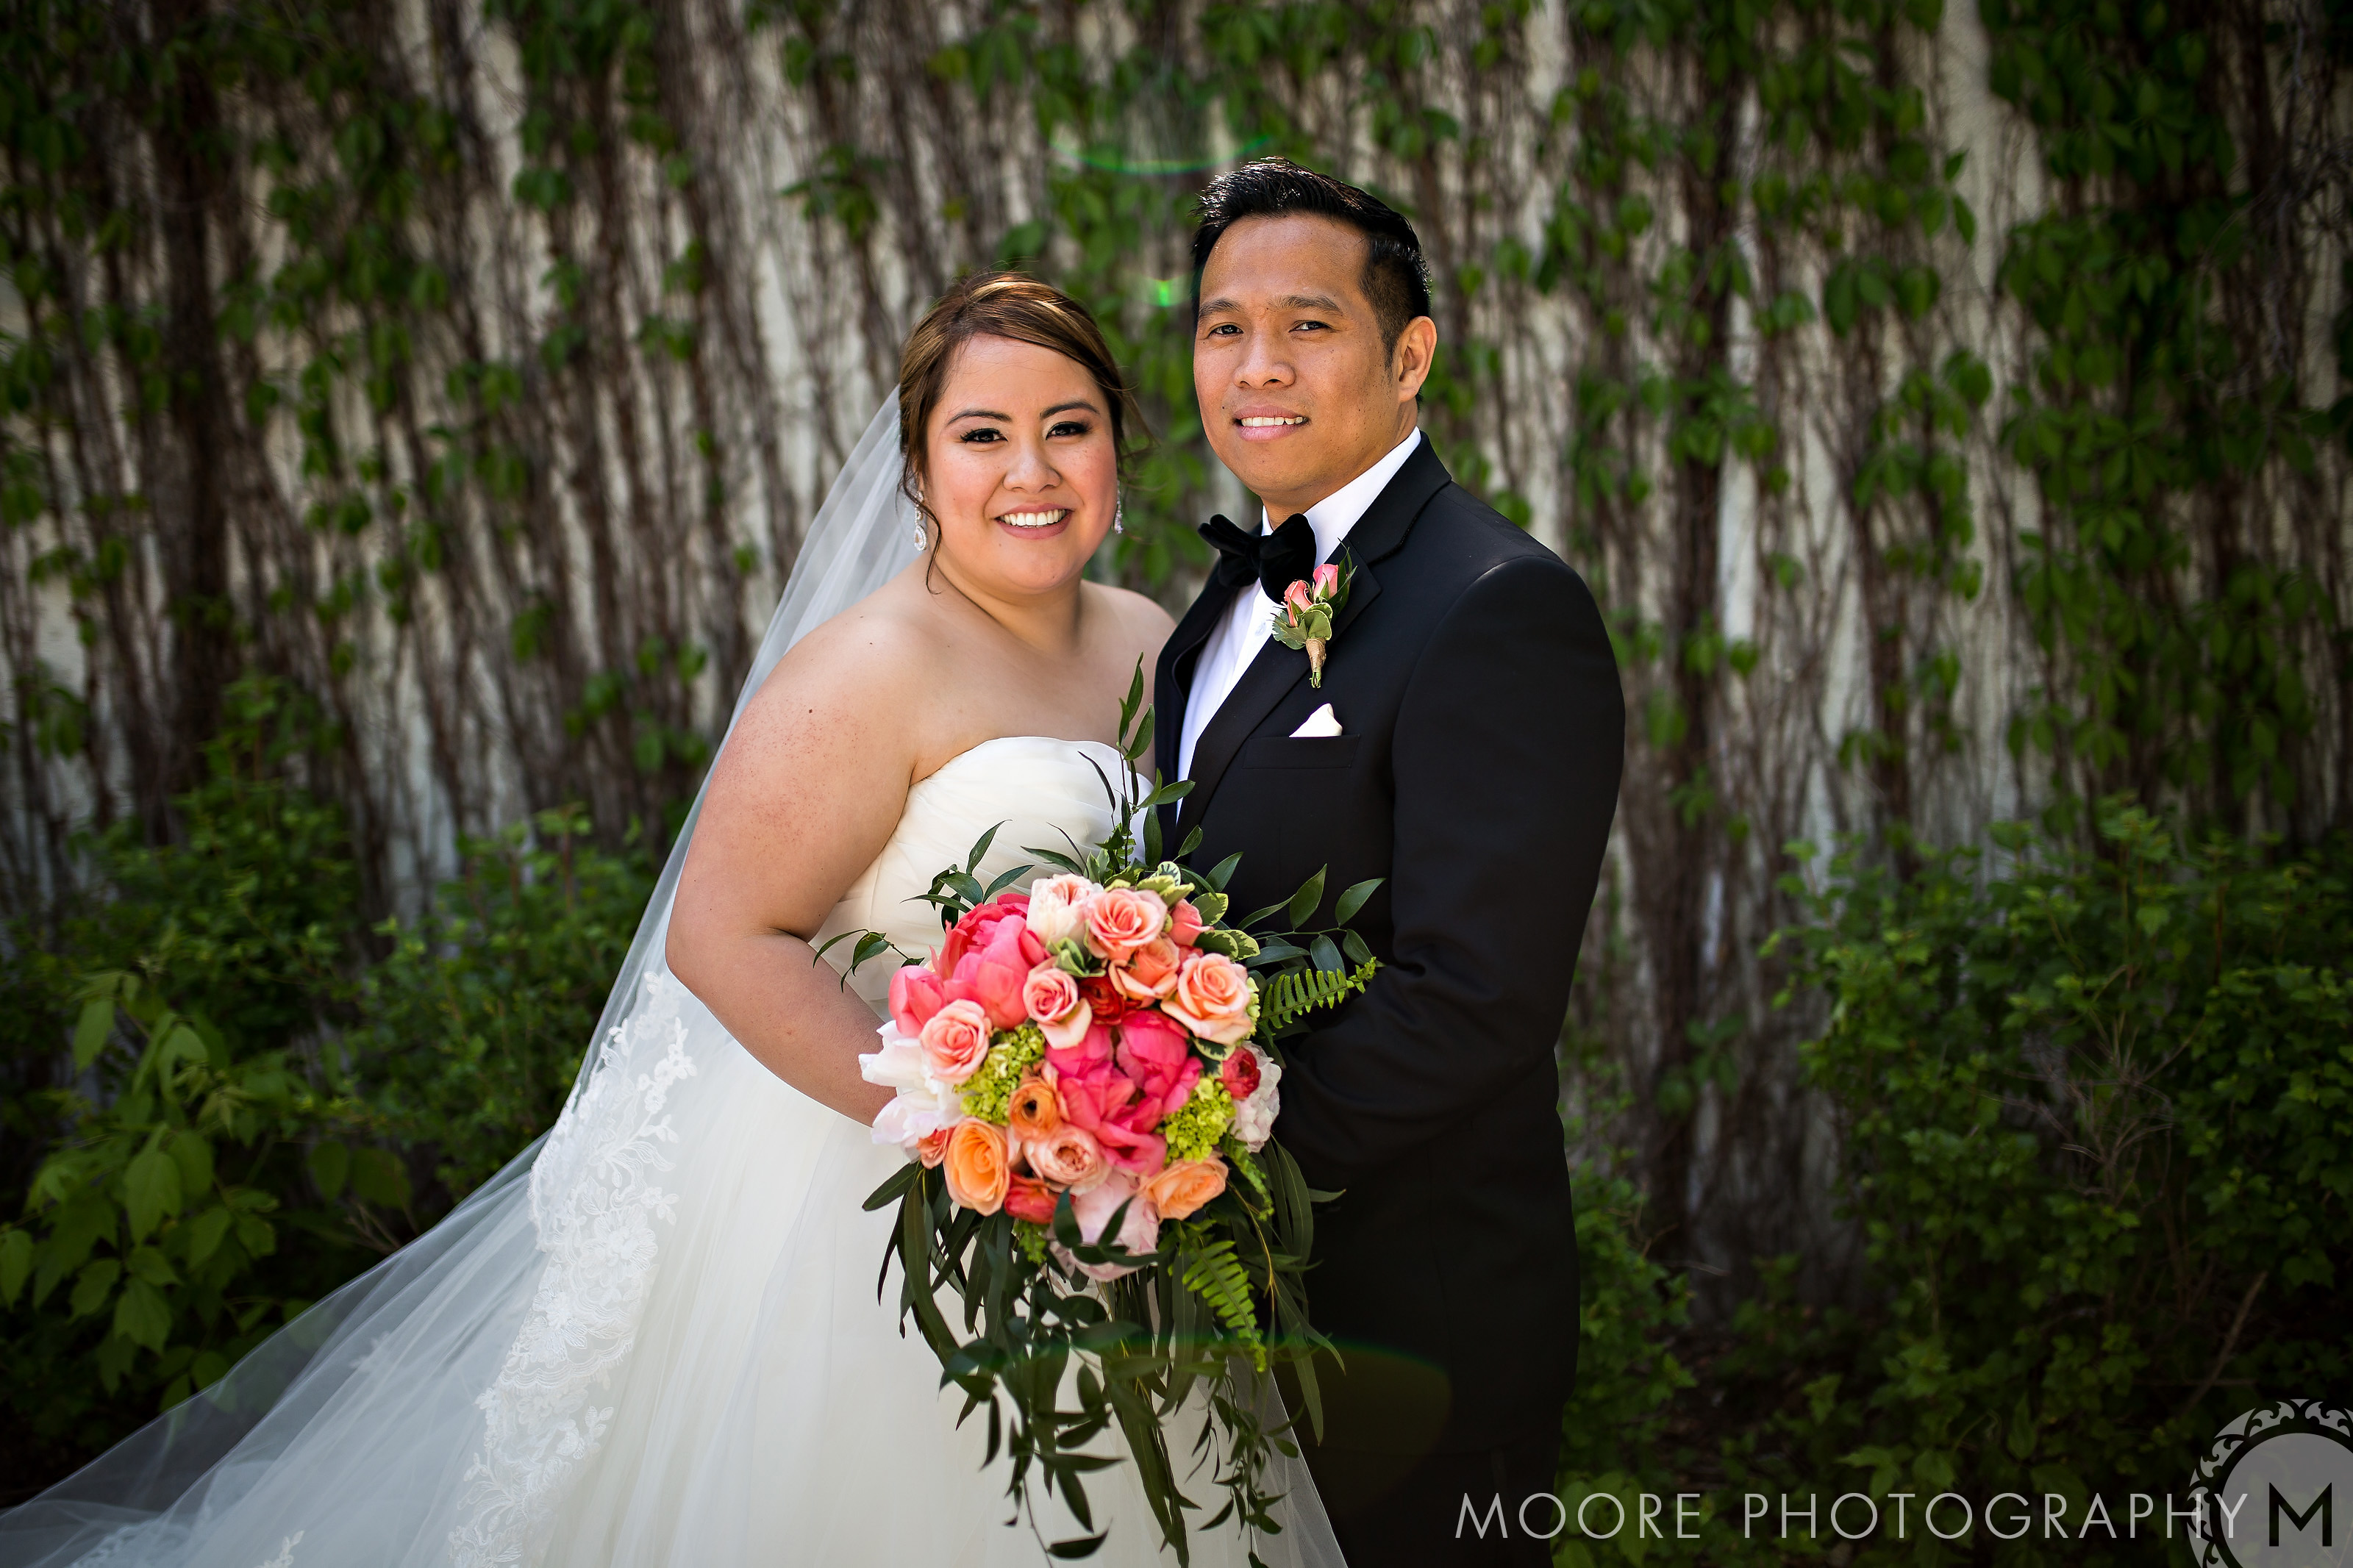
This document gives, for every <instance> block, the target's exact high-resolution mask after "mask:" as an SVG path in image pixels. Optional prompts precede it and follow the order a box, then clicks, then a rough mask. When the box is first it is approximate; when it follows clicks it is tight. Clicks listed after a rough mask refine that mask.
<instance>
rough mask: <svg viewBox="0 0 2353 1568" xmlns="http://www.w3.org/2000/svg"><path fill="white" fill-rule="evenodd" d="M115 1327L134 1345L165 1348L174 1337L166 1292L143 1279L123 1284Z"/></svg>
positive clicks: (117, 1303) (117, 1304) (116, 1306)
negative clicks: (165, 1297)
mask: <svg viewBox="0 0 2353 1568" xmlns="http://www.w3.org/2000/svg"><path fill="white" fill-rule="evenodd" d="M114 1331H115V1332H116V1333H118V1334H121V1336H122V1337H123V1338H124V1339H126V1340H129V1341H130V1342H132V1344H134V1345H143V1346H145V1347H146V1348H147V1349H149V1350H151V1351H160V1350H162V1349H163V1348H164V1341H165V1340H168V1339H170V1338H171V1337H172V1309H171V1306H170V1304H169V1303H167V1302H166V1301H165V1300H164V1292H162V1291H161V1290H158V1289H155V1287H154V1286H153V1285H150V1284H149V1283H147V1281H146V1280H144V1279H133V1280H132V1282H131V1283H130V1284H129V1285H127V1286H125V1287H123V1290H122V1299H121V1300H119V1301H117V1302H115V1304H114Z"/></svg>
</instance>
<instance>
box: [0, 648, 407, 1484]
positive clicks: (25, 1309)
mask: <svg viewBox="0 0 2353 1568" xmlns="http://www.w3.org/2000/svg"><path fill="white" fill-rule="evenodd" d="M315 733H316V725H315V721H314V716H313V715H311V714H308V713H306V712H305V711H304V710H302V709H301V705H300V704H299V703H297V702H296V701H294V700H292V699H291V698H290V696H289V694H288V693H287V692H286V690H285V689H283V688H281V687H278V686H275V685H273V684H270V683H268V682H262V681H246V682H241V683H239V684H238V685H237V686H236V687H235V688H233V689H231V691H230V693H229V700H228V706H227V722H226V724H225V726H224V729H223V731H222V732H221V734H220V735H219V736H218V737H217V738H216V740H215V741H214V742H213V743H212V744H211V745H210V746H209V747H208V748H207V769H206V779H205V781H204V782H203V783H202V784H199V785H198V786H197V787H196V788H195V790H193V791H191V792H190V793H189V794H187V795H185V796H183V797H181V798H180V799H179V800H178V801H176V802H174V806H175V809H176V812H177V815H178V817H179V823H180V827H181V837H180V839H179V841H177V842H175V843H172V844H168V845H164V846H161V847H149V846H145V845H142V844H140V843H139V842H138V841H137V840H136V839H135V838H134V837H133V836H132V831H131V829H130V828H129V827H127V826H125V827H121V828H118V829H117V830H115V831H113V832H110V833H107V834H102V835H99V836H96V837H92V838H91V839H90V840H88V841H87V842H86V844H85V850H86V853H87V855H88V858H89V865H90V870H91V873H92V881H93V883H94V885H95V889H96V893H95V896H94V898H93V900H92V901H91V902H90V904H88V905H87V906H85V907H82V908H80V909H79V910H69V911H68V912H67V913H66V915H65V917H64V918H63V919H61V920H60V921H58V926H57V930H58V940H57V941H56V942H54V943H53V944H50V945H49V946H48V947H47V948H46V949H44V950H39V951H35V950H31V949H28V948H26V947H19V949H18V950H17V951H16V952H15V953H13V954H12V955H11V956H10V960H9V971H10V984H9V986H8V987H7V991H8V994H9V997H10V1000H11V1003H12V1011H16V1009H18V1008H21V1009H22V1011H21V1013H19V1014H18V1016H17V1017H16V1019H13V1020H12V1022H17V1023H21V1025H22V1026H23V1027H24V1028H25V1030H26V1033H25V1034H24V1036H23V1037H20V1039H19V1042H18V1046H17V1055H18V1057H19V1058H21V1060H22V1061H23V1062H24V1063H25V1064H26V1067H25V1068H24V1069H23V1071H24V1074H25V1076H26V1078H27V1079H28V1082H29V1081H31V1080H33V1079H37V1080H38V1083H39V1087H37V1088H29V1089H27V1091H26V1094H25V1095H24V1096H23V1098H22V1100H20V1101H19V1102H17V1103H16V1104H14V1105H12V1107H11V1109H10V1123H11V1129H12V1131H16V1133H17V1134H18V1135H19V1136H20V1137H22V1138H23V1139H25V1140H26V1145H27V1146H28V1148H29V1149H30V1151H31V1152H32V1154H33V1155H34V1156H35V1157H36V1158H37V1168H36V1169H35V1170H33V1172H32V1173H31V1175H30V1177H29V1179H28V1181H27V1182H26V1186H25V1188H24V1189H23V1193H24V1200H23V1217H22V1222H21V1223H20V1224H16V1225H13V1226H7V1227H5V1229H0V1309H5V1312H6V1317H5V1332H6V1342H7V1347H8V1360H9V1363H10V1364H11V1365H12V1366H13V1367H15V1368H16V1369H18V1372H19V1375H18V1376H16V1378H13V1379H12V1380H11V1381H10V1384H9V1385H8V1388H7V1393H6V1398H7V1400H8V1403H9V1405H10V1406H11V1408H12V1412H13V1414H14V1415H15V1416H16V1419H17V1421H18V1422H20V1423H22V1424H23V1426H24V1427H25V1428H26V1430H27V1431H29V1432H30V1433H31V1434H32V1436H33V1438H34V1440H35V1446H36V1447H39V1448H42V1449H43V1450H44V1451H47V1452H53V1453H57V1454H59V1455H72V1454H77V1453H86V1452H88V1451H90V1450H91V1449H94V1448H96V1447H101V1446H102V1445H103V1444H104V1443H106V1442H108V1441H111V1439H112V1438H113V1437H115V1436H120V1435H121V1432H122V1431H123V1430H124V1429H125V1428H127V1427H128V1426H131V1425H132V1424H134V1423H135V1422H137V1421H138V1420H141V1419H143V1418H144V1417H145V1416H146V1415H151V1414H153V1411H154V1410H155V1409H156V1408H157V1407H158V1405H166V1406H168V1405H172V1404H174V1403H176V1402H177V1401H178V1400H180V1399H182V1398H184V1397H185V1396H186V1394H188V1393H189V1392H190V1391H191V1390H192V1389H195V1388H200V1387H203V1386H205V1385H206V1384H208V1383H210V1382H211V1381H212V1380H213V1379H214V1378H216V1377H217V1376H219V1375H220V1373H222V1372H223V1371H225V1370H226V1369H227V1366H228V1364H229V1363H231V1362H233V1361H235V1360H236V1359H237V1356H239V1355H240V1354H242V1353H243V1352H245V1351H246V1350H247V1349H249V1348H250V1347H251V1346H252V1345H253V1344H254V1343H256V1342H258V1341H259V1339H260V1337H261V1336H263V1335H264V1334H266V1333H267V1332H268V1331H269V1330H270V1329H271V1328H272V1327H274V1326H275V1325H276V1324H277V1323H279V1322H280V1321H284V1320H285V1319H286V1318H288V1317H290V1316H292V1315H293V1314H295V1313H296V1312H298V1311H300V1310H301V1308H302V1307H303V1306H304V1305H306V1304H307V1303H308V1302H309V1301H310V1300H312V1299H314V1298H315V1297H316V1296H317V1295H319V1294H320V1293H322V1291H324V1290H326V1289H331V1288H332V1286H334V1285H335V1284H336V1283H338V1282H340V1281H341V1280H342V1279H345V1278H347V1277H348V1276H349V1275H351V1274H352V1273H353V1272H355V1271H356V1270H357V1269H358V1268H360V1267H362V1266H363V1265H364V1263H365V1262H366V1261H367V1260H368V1258H369V1257H370V1255H371V1252H372V1250H373V1251H381V1250H383V1249H384V1248H385V1247H390V1246H391V1245H394V1238H395V1237H396V1236H398V1235H401V1234H404V1233H405V1231H406V1220H405V1218H403V1217H400V1216H398V1215H396V1212H395V1213H393V1216H392V1217H388V1218H387V1217H384V1215H383V1214H382V1213H380V1212H377V1211H398V1210H400V1209H401V1208H402V1207H403V1206H404V1205H405V1204H406V1179H405V1175H404V1173H403V1172H402V1169H401V1166H400V1163H399V1162H398V1161H397V1160H396V1159H395V1158H394V1157H393V1156H392V1155H391V1154H390V1153H389V1152H386V1151H385V1150H384V1149H382V1148H381V1147H378V1146H376V1144H375V1142H369V1140H371V1139H373V1138H375V1137H378V1136H380V1132H379V1130H378V1128H377V1125H376V1122H375V1119H374V1118H372V1117H371V1116H370V1115H369V1114H368V1113H367V1112H366V1110H364V1108H363V1107H361V1106H359V1105H358V1104H357V1103H356V1102H354V1101H352V1100H348V1099H337V1098H335V1097H332V1096H330V1095H327V1094H324V1093H322V1092H321V1091H320V1090H318V1089H316V1088H315V1087H314V1085H313V1082H312V1080H311V1076H310V1074H309V1071H308V1068H307V1066H306V1063H305V1059H304V1058H305V1054H306V1053H305V1048H304V1047H305V1046H306V1043H307V1037H310V1036H313V1035H315V1033H316V1030H317V1028H318V1026H319V1023H320V1019H321V1016H322V1005H325V1004H328V1003H330V1002H331V1001H332V997H333V996H334V994H335V993H336V989H337V986H338V984H339V976H340V975H341V974H342V973H344V971H345V969H346V968H347V965H348V962H349V955H350V953H351V952H352V946H351V939H352V937H353V908H354V906H355V905H356V902H357V887H356V882H355V879H353V874H352V868H351V861H350V857H349V853H348V849H349V841H348V837H347V836H346V833H345V830H344V827H343V822H342V819H341V817H340V815H339V814H338V813H337V812H336V811H335V810H334V809H333V808H332V807H330V806H326V805H321V804H320V803H319V802H318V801H316V800H315V799H314V798H312V797H311V795H308V794H307V793H305V792H304V791H303V790H302V789H301V788H300V787H299V786H298V785H297V784H294V783H292V782H291V781H290V778H289V776H288V774H289V770H290V767H291V766H292V765H293V764H294V763H295V762H296V760H297V759H298V758H299V756H300V755H301V753H302V752H304V751H305V750H306V749H307V747H308V744H309V741H310V739H311V736H313V735H315ZM69 1016H70V1017H71V1018H72V1019H73V1020H74V1022H73V1024H72V1026H71V1028H70V1031H69V1030H68V1029H67V1028H66V1027H65V1023H66V1018H67V1017H69ZM69 1036H70V1041H71V1047H70V1058H69V1060H67V1059H66V1055H67V1053H66V1051H65V1049H64V1048H63V1047H66V1046H67V1042H68V1037H69ZM47 1042H53V1043H47ZM68 1074H70V1077H69V1076H68ZM329 1138H332V1139H335V1140H338V1141H340V1140H342V1139H347V1138H348V1139H355V1140H358V1141H360V1142H359V1147H360V1148H361V1150H362V1152H361V1153H359V1154H358V1155H356V1156H351V1155H349V1154H348V1153H347V1156H346V1157H347V1159H352V1160H353V1162H354V1163H356V1165H357V1167H358V1168H359V1169H360V1170H362V1171H363V1172H364V1176H363V1179H362V1181H361V1182H360V1184H358V1186H357V1187H356V1188H355V1189H354V1190H353V1193H352V1194H348V1195H347V1196H346V1197H345V1199H344V1201H343V1203H342V1204H340V1205H338V1204H336V1203H334V1202H333V1201H332V1196H333V1195H332V1194H321V1193H320V1192H319V1191H318V1189H317V1187H316V1185H315V1184H313V1183H312V1182H311V1181H310V1180H309V1179H308V1168H309V1166H310V1165H311V1163H312V1161H313V1158H314V1156H315V1152H316V1151H317V1149H318V1148H319V1147H321V1146H322V1143H321V1141H322V1139H329ZM334 1146H342V1145H341V1143H340V1142H337V1143H336V1144H335V1145H334ZM288 1229H292V1230H295V1231H298V1232H300V1233H301V1235H302V1237H303V1245H301V1246H300V1247H287V1248H281V1247H280V1245H279V1243H280V1238H281V1236H282V1234H283V1233H284V1232H285V1231H286V1230H288Z"/></svg>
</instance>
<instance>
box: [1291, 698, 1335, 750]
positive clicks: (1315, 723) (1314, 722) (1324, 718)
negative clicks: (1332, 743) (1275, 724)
mask: <svg viewBox="0 0 2353 1568" xmlns="http://www.w3.org/2000/svg"><path fill="white" fill-rule="evenodd" d="M1339 732H1340V721H1339V720H1338V719H1336V718H1335V717H1333V714H1332V705H1331V704H1330V703H1329V702H1326V703H1325V704H1324V706H1323V707H1321V708H1318V709H1317V710H1315V711H1314V712H1313V713H1310V714H1309V715H1308V716H1307V718H1306V721H1304V722H1303V723H1302V724H1301V725H1300V726H1299V728H1298V729H1296V730H1293V731H1292V732H1291V738H1292V739H1293V740H1294V741H1303V740H1307V739H1310V738H1312V737H1314V736H1316V735H1336V734H1338V733H1339Z"/></svg>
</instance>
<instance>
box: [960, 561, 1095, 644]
mask: <svg viewBox="0 0 2353 1568" xmlns="http://www.w3.org/2000/svg"><path fill="white" fill-rule="evenodd" d="M933 568H934V571H936V572H937V573H938V574H939V576H940V577H941V578H942V579H943V580H944V582H945V584H946V585H947V587H948V588H949V590H950V591H952V592H953V593H955V595H957V596H959V597H960V598H962V599H963V600H964V601H965V603H966V604H968V605H971V606H972V607H973V608H974V609H976V610H978V611H979V612H980V613H981V614H982V615H984V616H987V617H988V618H989V619H990V620H992V621H994V622H996V623H997V626H999V627H1001V628H1002V629H1003V630H1004V631H1005V632H1006V633H1007V634H1008V636H1010V637H1013V639H1014V640H1015V641H1017V642H1019V643H1021V644H1022V645H1023V646H1025V647H1029V648H1030V649H1031V650H1033V651H1034V652H1037V653H1040V654H1045V655H1047V656H1049V657H1057V658H1059V657H1062V656H1065V655H1068V654H1070V653H1072V652H1073V651H1075V650H1076V649H1077V647H1078V646H1079V641H1080V637H1081V631H1080V626H1079V617H1080V611H1081V606H1082V602H1083V601H1082V598H1081V595H1082V591H1083V579H1081V578H1077V577H1073V578H1071V580H1070V581H1069V582H1067V583H1064V584H1061V585H1060V586H1059V587H1056V588H1054V589H1052V590H1051V591H1050V592H1047V593H1043V594H1020V595H1008V594H1003V593H997V592H992V591H991V590H990V589H989V588H988V586H987V584H982V583H976V582H975V581H973V580H972V578H970V577H969V576H967V575H966V574H964V573H962V572H960V571H958V570H957V569H956V565H955V562H953V561H951V560H950V559H949V558H948V557H947V556H946V555H945V554H944V553H943V554H941V555H939V556H938V557H936V558H935V559H934V562H933Z"/></svg>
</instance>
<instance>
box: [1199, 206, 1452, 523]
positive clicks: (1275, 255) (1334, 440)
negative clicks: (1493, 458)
mask: <svg viewBox="0 0 2353 1568" xmlns="http://www.w3.org/2000/svg"><path fill="white" fill-rule="evenodd" d="M1370 255H1371V251H1370V247H1369V242H1368V241H1367V240H1366V237H1365V236H1364V235H1362V234H1360V233H1358V232H1357V231H1356V229H1354V228H1352V227H1350V226H1348V225H1346V224H1344V223H1340V222H1338V221H1336V220H1335V219H1332V218H1328V217H1324V216H1320V215H1311V214H1304V213H1298V214H1290V213H1286V214H1281V215H1277V216H1257V217H1250V218H1245V219H1243V220H1241V221H1240V222H1238V223H1236V224H1235V225H1234V226H1232V227H1231V228H1229V229H1228V230H1226V231H1225V232H1224V233H1222V234H1220V235H1219V237H1218V239H1217V243H1216V246H1215V247H1213V248H1212V249H1211V250H1210V252H1209V254H1208V258H1207V259H1206V261H1205V263H1204V265H1203V266H1202V268H1201V283H1200V300H1201V303H1200V311H1199V315H1198V318H1197V320H1196V322H1195V327H1194V335H1193V390H1194V394H1195V395H1196V396H1197V397H1198V399H1199V400H1200V405H1201V414H1202V423H1203V425H1204V426H1207V427H1208V436H1209V445H1210V447H1212V448H1213V449H1214V450H1215V451H1216V452H1217V454H1218V458H1219V460H1220V461H1221V462H1223V463H1224V464H1225V465H1226V467H1227V468H1230V469H1232V470H1233V472H1234V474H1235V477H1237V478H1238V479H1240V480H1241V481H1242V483H1244V484H1246V485H1248V486H1249V487H1250V489H1251V490H1252V492H1254V493H1255V494H1256V495H1257V496H1258V498H1259V500H1261V502H1262V503H1263V504H1264V505H1265V507H1266V510H1267V514H1268V515H1269V516H1270V517H1273V518H1276V519H1282V518H1285V517H1289V516H1290V515H1292V514H1293V512H1302V511H1305V510H1308V509H1309V508H1310V507H1312V506H1314V505H1315V504H1316V503H1317V502H1318V501H1321V500H1324V498H1325V497H1326V496H1329V495H1331V494H1332V493H1333V492H1334V491H1335V490H1337V489H1339V488H1340V487H1341V486H1343V485H1345V484H1346V483H1347V482H1348V481H1349V480H1350V479H1355V478H1356V476H1357V475H1358V474H1361V473H1363V472H1364V471H1365V470H1366V469H1367V468H1371V467H1372V466H1373V465H1374V464H1375V463H1377V462H1378V461H1379V460H1380V459H1381V458H1382V457H1383V456H1384V455H1386V454H1387V453H1388V452H1389V451H1391V450H1392V449H1394V448H1395V447H1396V446H1397V444H1398V442H1400V441H1402V440H1404V439H1405V438H1406V437H1407V436H1409V434H1411V433H1412V431H1413V427H1414V399H1415V396H1416V395H1417V394H1419V392H1420V390H1421V384H1422V381H1423V380H1424V378H1425V377H1427V376H1428V374H1429V373H1430V357H1431V354H1432V353H1433V351H1434V350H1435V348H1436V346H1437V340H1438V329H1437V327H1436V326H1435V325H1434V324H1432V322H1431V321H1430V318H1429V317H1427V316H1414V317H1412V318H1411V319H1410V320H1405V321H1397V320H1392V321H1386V322H1385V321H1383V320H1382V317H1381V311H1380V309H1379V307H1378V306H1377V303H1376V302H1375V300H1373V298H1372V297H1371V295H1370V294H1368V292H1367V287H1368V280H1367V278H1366V268H1367V262H1368V260H1369V258H1370ZM1400 313H1401V312H1400Z"/></svg>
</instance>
